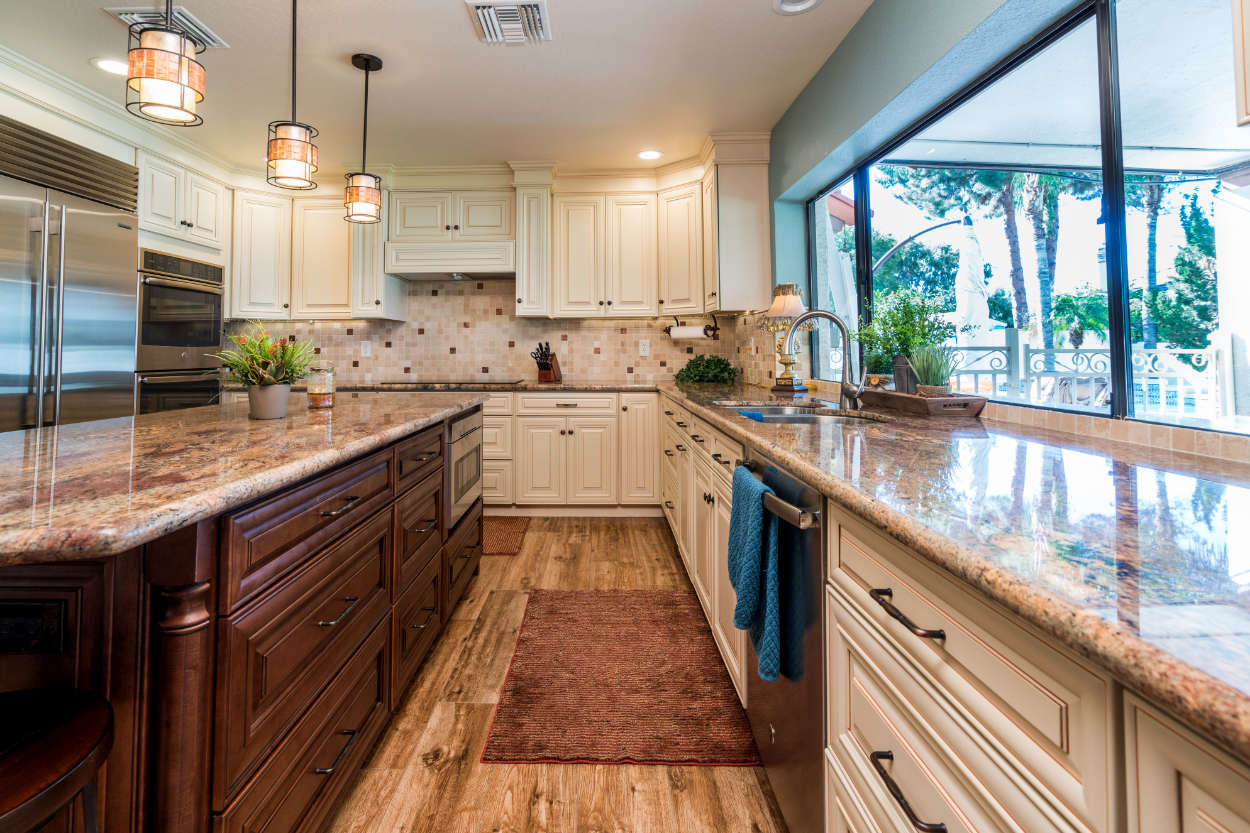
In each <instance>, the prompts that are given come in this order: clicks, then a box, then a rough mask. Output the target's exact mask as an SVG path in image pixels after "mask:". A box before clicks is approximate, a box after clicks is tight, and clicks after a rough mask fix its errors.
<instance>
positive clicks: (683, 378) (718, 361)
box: [676, 353, 737, 385]
mask: <svg viewBox="0 0 1250 833" xmlns="http://www.w3.org/2000/svg"><path fill="white" fill-rule="evenodd" d="M736 377H737V372H736V371H735V370H734V368H733V365H731V364H730V363H729V361H728V360H726V359H723V358H721V357H720V356H706V355H703V354H702V353H700V354H699V355H697V356H695V357H694V358H693V359H691V360H690V361H688V362H686V366H685V367H683V368H682V369H681V370H679V371H677V377H676V378H677V381H679V382H712V383H715V384H720V385H731V384H733V381H734V379H735V378H736Z"/></svg>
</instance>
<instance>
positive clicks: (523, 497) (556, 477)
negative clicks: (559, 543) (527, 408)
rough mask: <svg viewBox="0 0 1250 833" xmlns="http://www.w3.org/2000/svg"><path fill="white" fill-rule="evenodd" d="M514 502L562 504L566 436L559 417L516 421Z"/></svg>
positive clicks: (519, 419) (527, 418)
mask: <svg viewBox="0 0 1250 833" xmlns="http://www.w3.org/2000/svg"><path fill="white" fill-rule="evenodd" d="M516 423H517V424H516V440H517V448H516V502H517V503H520V504H526V503H539V504H558V503H564V498H565V483H566V478H567V474H568V472H567V467H566V465H565V459H566V455H567V450H568V447H567V441H568V437H567V436H566V435H565V434H564V433H563V432H564V431H565V427H564V419H563V418H562V417H530V416H522V417H517V418H516Z"/></svg>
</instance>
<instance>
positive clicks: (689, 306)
mask: <svg viewBox="0 0 1250 833" xmlns="http://www.w3.org/2000/svg"><path fill="white" fill-rule="evenodd" d="M700 191H701V189H700V185H699V183H697V182H696V183H693V184H690V185H681V186H678V187H676V188H669V189H668V190H666V191H661V192H660V199H659V245H660V266H659V268H660V297H659V299H658V304H659V308H660V314H661V315H690V314H697V313H701V312H703V305H704V304H703V301H704V299H703V239H702V234H703V232H702V225H703V214H702V208H701V204H702V200H701V199H700Z"/></svg>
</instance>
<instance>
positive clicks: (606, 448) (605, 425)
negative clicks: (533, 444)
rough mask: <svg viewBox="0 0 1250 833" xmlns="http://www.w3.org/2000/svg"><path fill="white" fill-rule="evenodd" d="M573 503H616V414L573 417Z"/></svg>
mask: <svg viewBox="0 0 1250 833" xmlns="http://www.w3.org/2000/svg"><path fill="white" fill-rule="evenodd" d="M568 430H569V436H567V437H565V440H566V441H568V442H569V445H570V448H571V457H570V459H569V479H568V482H569V494H568V499H569V503H616V455H617V449H616V417H569V419H568Z"/></svg>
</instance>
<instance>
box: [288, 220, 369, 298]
mask: <svg viewBox="0 0 1250 833" xmlns="http://www.w3.org/2000/svg"><path fill="white" fill-rule="evenodd" d="M351 230H352V225H351V224H349V223H347V222H346V221H345V220H344V219H343V201H342V200H341V199H338V198H334V199H307V198H298V199H295V200H293V201H292V205H291V317H292V318H297V319H299V318H350V317H351V315H352V291H351V274H352V258H351ZM379 300H380V299H379Z"/></svg>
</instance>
